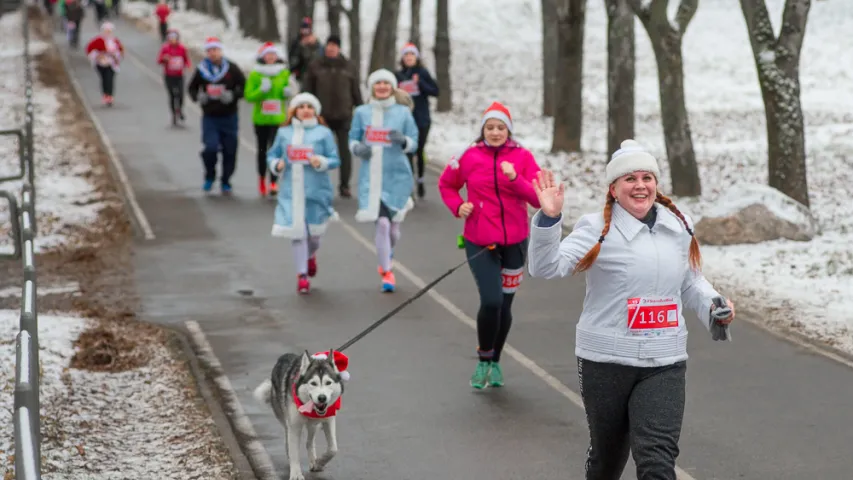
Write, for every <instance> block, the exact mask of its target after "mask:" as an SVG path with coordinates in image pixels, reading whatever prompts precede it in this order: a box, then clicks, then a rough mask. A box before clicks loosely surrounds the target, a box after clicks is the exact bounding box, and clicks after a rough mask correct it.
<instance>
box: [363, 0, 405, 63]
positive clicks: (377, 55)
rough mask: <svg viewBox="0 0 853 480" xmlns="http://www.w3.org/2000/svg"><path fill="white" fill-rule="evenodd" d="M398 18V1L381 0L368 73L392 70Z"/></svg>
mask: <svg viewBox="0 0 853 480" xmlns="http://www.w3.org/2000/svg"><path fill="white" fill-rule="evenodd" d="M399 18H400V0H382V7H381V10H380V11H379V20H377V22H376V31H375V32H374V34H373V52H371V54H370V71H371V72H373V71H375V70H378V69H380V68H387V69H390V70H393V69H394V59H395V58H396V55H395V51H396V47H397V21H398V20H399Z"/></svg>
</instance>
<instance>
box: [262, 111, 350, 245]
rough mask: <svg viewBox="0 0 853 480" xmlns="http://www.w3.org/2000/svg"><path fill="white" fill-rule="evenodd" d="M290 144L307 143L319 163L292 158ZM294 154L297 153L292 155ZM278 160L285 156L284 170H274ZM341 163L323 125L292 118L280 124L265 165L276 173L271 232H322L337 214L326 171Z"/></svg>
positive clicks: (303, 234) (301, 235) (296, 235)
mask: <svg viewBox="0 0 853 480" xmlns="http://www.w3.org/2000/svg"><path fill="white" fill-rule="evenodd" d="M292 146H304V147H307V146H310V147H312V148H313V154H314V155H317V156H318V157H320V160H321V165H320V167H319V168H314V167H312V166H311V164H310V163H308V162H307V161H302V162H300V161H294V160H295V159H293V158H290V154H289V152H290V153H295V152H294V151H292V150H290V151H289V149H288V147H292ZM294 156H296V155H294ZM279 160H284V171H283V172H282V171H278V170H276V166H277V164H278V161H279ZM340 165H341V160H340V157H339V156H338V147H337V145H336V144H335V138H334V136H333V135H332V131H331V130H329V129H328V128H327V127H324V126H323V125H310V126H303V124H302V122H300V121H299V120H297V119H295V118H294V119H293V121H292V123H291V125H288V126H286V127H281V128H279V129H278V133H276V136H275V141H274V142H273V144H272V147H270V149H269V151H268V153H267V166H268V167H269V169H270V171H271V172H273V173H275V174H276V175H279V191H278V205H277V206H276V208H275V223H274V224H273V227H272V235H273V236H275V237H286V238H293V239H301V238H305V237H306V231H305V227H306V225H307V227H308V232H307V233H308V234H309V235H311V236H319V235H322V234H323V233H325V231H326V227H327V226H328V222H329V220H330V219H334V218H337V213H336V212H335V210H334V208H332V198H333V197H334V195H333V192H334V191H333V190H332V180H331V179H330V178H329V173H328V171H329V170H331V169H334V168H338V167H339V166H340Z"/></svg>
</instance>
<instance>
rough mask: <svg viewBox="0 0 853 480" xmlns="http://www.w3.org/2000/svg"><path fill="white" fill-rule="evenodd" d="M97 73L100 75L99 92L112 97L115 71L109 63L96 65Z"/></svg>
mask: <svg viewBox="0 0 853 480" xmlns="http://www.w3.org/2000/svg"><path fill="white" fill-rule="evenodd" d="M98 73H99V74H100V75H101V93H103V94H104V95H109V96H111V97H112V96H113V91H114V90H115V76H116V72H115V71H114V70H113V69H112V67H110V66H109V65H107V66H103V65H98Z"/></svg>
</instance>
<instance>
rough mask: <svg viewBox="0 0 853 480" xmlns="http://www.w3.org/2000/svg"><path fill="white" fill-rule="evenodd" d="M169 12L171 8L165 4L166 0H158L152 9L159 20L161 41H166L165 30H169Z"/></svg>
mask: <svg viewBox="0 0 853 480" xmlns="http://www.w3.org/2000/svg"><path fill="white" fill-rule="evenodd" d="M171 13H172V9H171V8H169V5H167V4H166V0H160V2H159V3H157V7H156V8H155V9H154V15H156V16H157V19H158V20H159V26H160V41H161V42H165V41H166V32H168V31H169V14H171Z"/></svg>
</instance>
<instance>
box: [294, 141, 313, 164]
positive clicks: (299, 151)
mask: <svg viewBox="0 0 853 480" xmlns="http://www.w3.org/2000/svg"><path fill="white" fill-rule="evenodd" d="M313 156H314V147H313V146H311V145H288V146H287V159H288V160H290V161H291V162H301V163H304V162H307V161H308V160H309V159H310V158H311V157H313Z"/></svg>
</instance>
